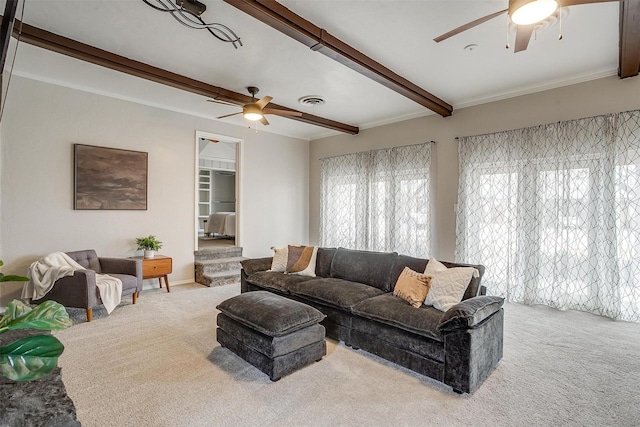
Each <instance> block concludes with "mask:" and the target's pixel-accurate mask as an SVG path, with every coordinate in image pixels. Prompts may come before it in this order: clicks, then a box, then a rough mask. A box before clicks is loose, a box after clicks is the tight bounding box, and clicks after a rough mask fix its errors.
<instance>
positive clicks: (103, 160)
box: [73, 144, 148, 210]
mask: <svg viewBox="0 0 640 427" xmlns="http://www.w3.org/2000/svg"><path fill="white" fill-rule="evenodd" d="M73 157H74V179H73V187H74V206H73V208H74V209H75V210H147V191H148V189H147V183H148V153H146V152H142V151H132V150H124V149H120V148H109V147H98V146H93V145H85V144H74V145H73Z"/></svg>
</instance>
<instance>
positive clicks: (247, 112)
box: [242, 104, 262, 122]
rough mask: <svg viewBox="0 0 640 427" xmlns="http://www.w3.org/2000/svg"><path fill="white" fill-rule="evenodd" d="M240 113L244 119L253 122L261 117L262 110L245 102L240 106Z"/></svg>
mask: <svg viewBox="0 0 640 427" xmlns="http://www.w3.org/2000/svg"><path fill="white" fill-rule="evenodd" d="M242 115H243V116H244V118H245V119H247V120H251V121H252V122H255V121H258V120H260V119H262V110H261V109H260V108H258V107H257V106H255V105H253V104H247V105H245V106H244V107H242Z"/></svg>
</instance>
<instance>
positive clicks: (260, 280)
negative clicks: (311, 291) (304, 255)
mask: <svg viewBox="0 0 640 427" xmlns="http://www.w3.org/2000/svg"><path fill="white" fill-rule="evenodd" d="M313 279H314V278H313V277H308V276H299V275H297V274H284V273H279V272H276V271H259V272H257V273H253V274H252V275H250V276H249V277H247V280H248V281H249V282H251V283H253V284H254V285H258V286H260V287H262V288H265V289H273V290H275V291H278V292H280V293H289V289H290V288H291V286H293V285H294V284H296V283H299V282H305V281H307V280H313Z"/></svg>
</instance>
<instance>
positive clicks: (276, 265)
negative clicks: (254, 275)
mask: <svg viewBox="0 0 640 427" xmlns="http://www.w3.org/2000/svg"><path fill="white" fill-rule="evenodd" d="M271 249H273V261H271V271H277V272H279V273H284V272H285V270H286V269H287V258H288V254H289V251H288V248H287V247H286V246H285V247H284V248H276V247H275V246H272V247H271Z"/></svg>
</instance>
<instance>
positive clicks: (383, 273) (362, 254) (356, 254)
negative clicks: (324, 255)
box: [331, 248, 398, 292]
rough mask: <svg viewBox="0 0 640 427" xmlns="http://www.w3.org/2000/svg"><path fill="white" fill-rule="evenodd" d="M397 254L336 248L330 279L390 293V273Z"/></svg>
mask: <svg viewBox="0 0 640 427" xmlns="http://www.w3.org/2000/svg"><path fill="white" fill-rule="evenodd" d="M397 257H398V253H397V252H369V251H354V250H351V249H344V248H338V250H337V251H336V253H335V255H334V256H333V261H332V262H331V277H333V278H336V279H344V280H348V281H350V282H358V283H364V284H365V285H369V286H373V287H376V288H378V289H381V290H383V291H385V292H389V291H391V283H390V280H391V271H392V269H393V264H394V263H395V260H396V258H397Z"/></svg>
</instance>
